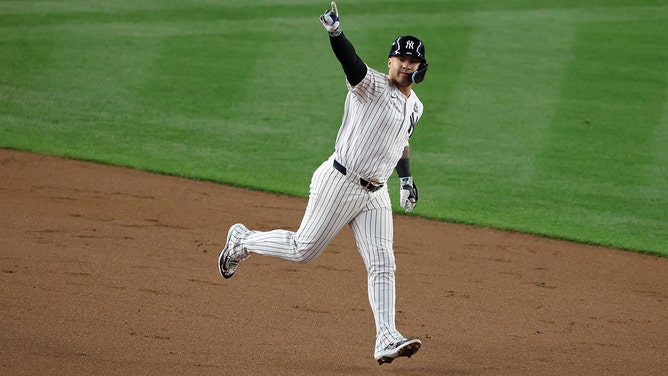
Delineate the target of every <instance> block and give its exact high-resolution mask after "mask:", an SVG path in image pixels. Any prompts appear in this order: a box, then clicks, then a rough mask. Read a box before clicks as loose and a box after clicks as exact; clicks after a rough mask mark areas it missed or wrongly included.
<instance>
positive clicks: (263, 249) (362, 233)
mask: <svg viewBox="0 0 668 376" xmlns="http://www.w3.org/2000/svg"><path fill="white" fill-rule="evenodd" d="M347 85H348V89H349V91H348V94H347V97H346V101H345V108H344V114H343V119H342V124H341V127H340V129H339V132H338V135H337V138H336V143H335V151H334V153H333V154H332V156H331V157H330V158H329V159H328V160H326V161H325V162H323V163H322V164H321V165H320V167H319V168H318V169H317V170H316V171H315V172H314V174H313V177H312V180H311V185H310V194H309V201H308V205H307V208H306V212H305V214H304V218H303V219H302V222H301V225H300V227H299V229H298V230H297V231H296V232H291V231H287V230H273V231H268V232H260V231H250V232H248V233H247V235H246V236H245V238H244V239H243V240H242V245H243V248H245V249H246V250H247V252H248V253H249V254H253V253H256V254H260V255H265V256H273V257H278V258H281V259H285V260H289V261H293V262H300V263H304V262H308V261H310V260H312V259H314V258H315V257H317V256H318V255H319V254H320V253H321V252H322V251H323V250H324V249H325V248H326V247H327V245H328V244H329V243H330V241H331V240H332V239H333V238H334V237H335V236H336V235H337V234H338V233H339V232H340V231H341V229H342V228H343V227H344V226H346V225H349V226H350V227H351V229H352V231H353V233H354V235H355V240H356V243H357V248H358V250H359V253H360V254H361V256H362V259H363V260H364V263H365V265H366V269H367V272H368V295H369V303H370V304H371V308H372V311H373V314H374V319H375V322H376V350H378V349H382V348H384V347H385V346H387V345H388V344H390V343H394V342H396V341H399V340H401V339H402V338H404V337H403V336H402V335H401V334H400V333H399V332H398V331H397V329H396V327H395V269H396V266H395V259H394V253H393V249H392V241H393V233H394V230H393V222H392V208H391V202H390V196H389V193H388V189H387V184H386V183H387V180H388V178H389V177H390V176H391V174H392V172H393V170H394V168H395V166H396V165H397V161H398V160H399V159H400V158H401V155H402V152H403V150H404V147H405V146H407V145H408V140H409V138H410V136H411V134H412V133H413V129H414V127H415V123H416V122H417V121H418V119H419V118H420V116H421V115H422V110H423V106H422V103H421V102H420V100H419V99H418V97H417V95H416V94H415V93H414V92H412V91H411V94H410V96H408V97H406V96H405V95H404V94H403V93H401V92H400V91H399V90H398V89H397V88H396V87H395V86H394V85H393V84H392V82H391V81H390V79H389V78H388V76H387V75H386V74H383V73H380V72H378V71H376V70H373V69H371V68H368V67H367V72H366V75H365V76H364V78H363V79H362V81H361V82H359V83H358V84H357V85H355V86H354V87H353V86H352V85H351V84H350V83H347ZM335 165H337V166H338V167H339V168H335ZM341 167H342V168H341ZM342 170H343V171H345V174H344V173H343V172H342ZM360 179H364V180H366V181H368V182H370V183H372V184H374V185H375V186H376V187H377V186H379V185H382V187H380V188H378V189H375V188H373V189H375V190H374V191H372V190H370V189H367V188H365V187H364V186H362V185H361V184H360Z"/></svg>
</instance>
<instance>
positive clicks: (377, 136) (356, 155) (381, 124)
mask: <svg viewBox="0 0 668 376" xmlns="http://www.w3.org/2000/svg"><path fill="white" fill-rule="evenodd" d="M422 109H423V106H422V102H420V99H419V98H418V97H417V95H416V94H415V93H414V92H413V91H412V90H411V95H410V96H409V97H406V96H405V95H404V94H402V93H401V92H400V91H399V89H397V87H396V86H394V85H393V84H392V83H391V82H390V79H389V78H388V77H387V75H385V74H383V73H380V72H378V71H376V70H374V69H372V68H368V69H367V74H366V76H365V77H364V79H363V80H362V82H360V83H359V84H358V85H356V86H355V87H352V86H351V85H350V84H349V83H348V95H347V96H346V102H345V106H344V113H343V119H342V122H341V128H340V129H339V133H338V135H337V137H336V143H335V156H336V160H337V161H339V162H340V163H341V164H342V165H344V166H346V168H347V169H348V170H350V171H352V172H353V173H355V174H357V175H359V176H361V177H363V178H365V179H366V180H369V181H373V182H377V183H386V182H387V180H388V178H389V177H390V176H391V175H392V172H393V171H394V167H395V166H396V164H397V161H398V160H399V158H401V154H402V152H403V150H404V147H405V146H407V145H408V141H409V139H410V137H411V135H412V134H413V129H414V127H415V123H417V121H418V120H419V118H420V117H421V116H422Z"/></svg>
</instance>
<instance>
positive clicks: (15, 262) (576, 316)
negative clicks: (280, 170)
mask: <svg viewBox="0 0 668 376" xmlns="http://www.w3.org/2000/svg"><path fill="white" fill-rule="evenodd" d="M305 207H306V200H305V199H301V198H294V197H284V196H280V195H274V194H267V193H260V192H254V191H248V190H244V189H239V188H232V187H228V186H224V185H219V184H214V183H208V182H200V181H194V180H188V179H181V178H177V177H170V176H163V175H156V174H150V173H146V172H142V171H136V170H131V169H124V168H118V167H113V166H107V165H100V164H95V163H88V162H81V161H74V160H68V159H62V158H56V157H49V156H42V155H37V154H31V153H25V152H19V151H11V150H2V149H0V214H1V215H0V374H2V375H46V374H53V375H56V374H62V375H93V374H95V375H106V374H109V375H291V376H300V375H309V376H311V375H319V376H326V375H412V376H415V375H425V376H433V375H532V376H540V375H665V372H666V370H668V356H666V354H668V258H660V257H654V256H648V255H641V254H635V253H632V252H626V251H620V250H615V249H608V248H601V247H595V246H588V245H581V244H575V243H570V242H566V241H559V240H553V239H546V238H541V237H537V236H531V235H526V234H521V233H513V232H505V231H497V230H493V229H488V228H476V227H472V226H463V225H455V224H449V223H443V222H438V221H432V220H425V219H420V218H417V217H411V216H403V215H396V217H395V252H396V256H397V265H398V270H397V325H398V327H399V329H400V330H401V331H402V333H403V334H405V335H407V336H416V337H419V338H421V339H422V342H423V345H422V348H421V349H420V351H419V352H418V353H417V354H415V356H413V357H412V358H411V359H406V358H402V359H397V360H396V361H395V362H393V363H392V364H386V365H383V366H379V365H378V363H376V361H375V360H374V359H373V344H374V323H373V315H372V313H371V310H370V308H369V303H368V301H367V293H366V273H365V270H364V266H363V262H362V259H361V257H360V256H359V254H358V253H357V250H356V249H355V243H354V239H353V237H352V232H351V231H350V230H349V229H345V230H344V231H343V232H342V233H341V234H339V235H338V236H337V237H336V238H335V239H334V241H333V243H332V244H331V245H330V246H329V247H328V249H327V250H325V252H324V253H323V254H322V255H321V256H320V257H319V258H317V259H316V260H314V261H313V262H311V263H309V264H292V263H289V262H287V261H282V260H279V259H273V258H266V257H261V256H257V255H253V256H252V257H251V258H249V259H248V260H247V261H245V262H244V263H242V264H241V266H240V268H239V270H238V271H237V273H236V274H235V276H234V278H232V279H230V280H223V278H221V276H220V275H219V273H218V271H217V265H216V264H217V258H218V253H219V252H220V250H221V249H222V247H223V245H224V242H225V237H226V234H227V229H228V228H229V226H230V225H232V224H233V223H235V222H237V221H239V222H243V223H245V224H246V225H247V226H248V227H250V228H253V229H259V230H269V229H273V228H285V229H292V230H295V229H296V227H297V226H298V225H299V223H300V221H301V217H302V214H303V212H304V208H305ZM418 209H419V207H418Z"/></svg>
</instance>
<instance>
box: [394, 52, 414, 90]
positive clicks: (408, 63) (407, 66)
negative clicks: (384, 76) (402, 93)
mask: <svg viewBox="0 0 668 376" xmlns="http://www.w3.org/2000/svg"><path fill="white" fill-rule="evenodd" d="M420 63H421V61H420V59H418V58H417V57H415V56H411V55H395V56H392V57H390V58H388V59H387V67H388V69H389V73H388V76H389V77H390V80H392V81H393V82H394V84H395V85H397V86H398V87H399V88H402V87H410V86H411V85H412V84H413V81H412V80H411V76H412V75H413V72H415V71H416V70H418V67H419V66H420Z"/></svg>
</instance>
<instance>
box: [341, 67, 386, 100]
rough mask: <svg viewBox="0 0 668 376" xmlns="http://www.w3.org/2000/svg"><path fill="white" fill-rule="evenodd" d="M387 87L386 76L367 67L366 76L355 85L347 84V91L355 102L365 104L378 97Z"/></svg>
mask: <svg viewBox="0 0 668 376" xmlns="http://www.w3.org/2000/svg"><path fill="white" fill-rule="evenodd" d="M387 85H388V78H387V76H386V75H384V74H382V73H380V72H378V71H377V70H375V69H373V68H369V67H367V71H366V75H365V76H364V78H363V79H362V81H360V82H359V83H358V84H357V85H352V84H351V83H350V82H348V90H349V91H350V92H351V93H352V94H353V96H354V97H355V99H356V100H358V101H360V102H362V103H365V102H369V101H371V100H373V99H374V98H377V97H378V96H380V94H381V93H382V92H383V91H384V90H385V88H386V87H387Z"/></svg>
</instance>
